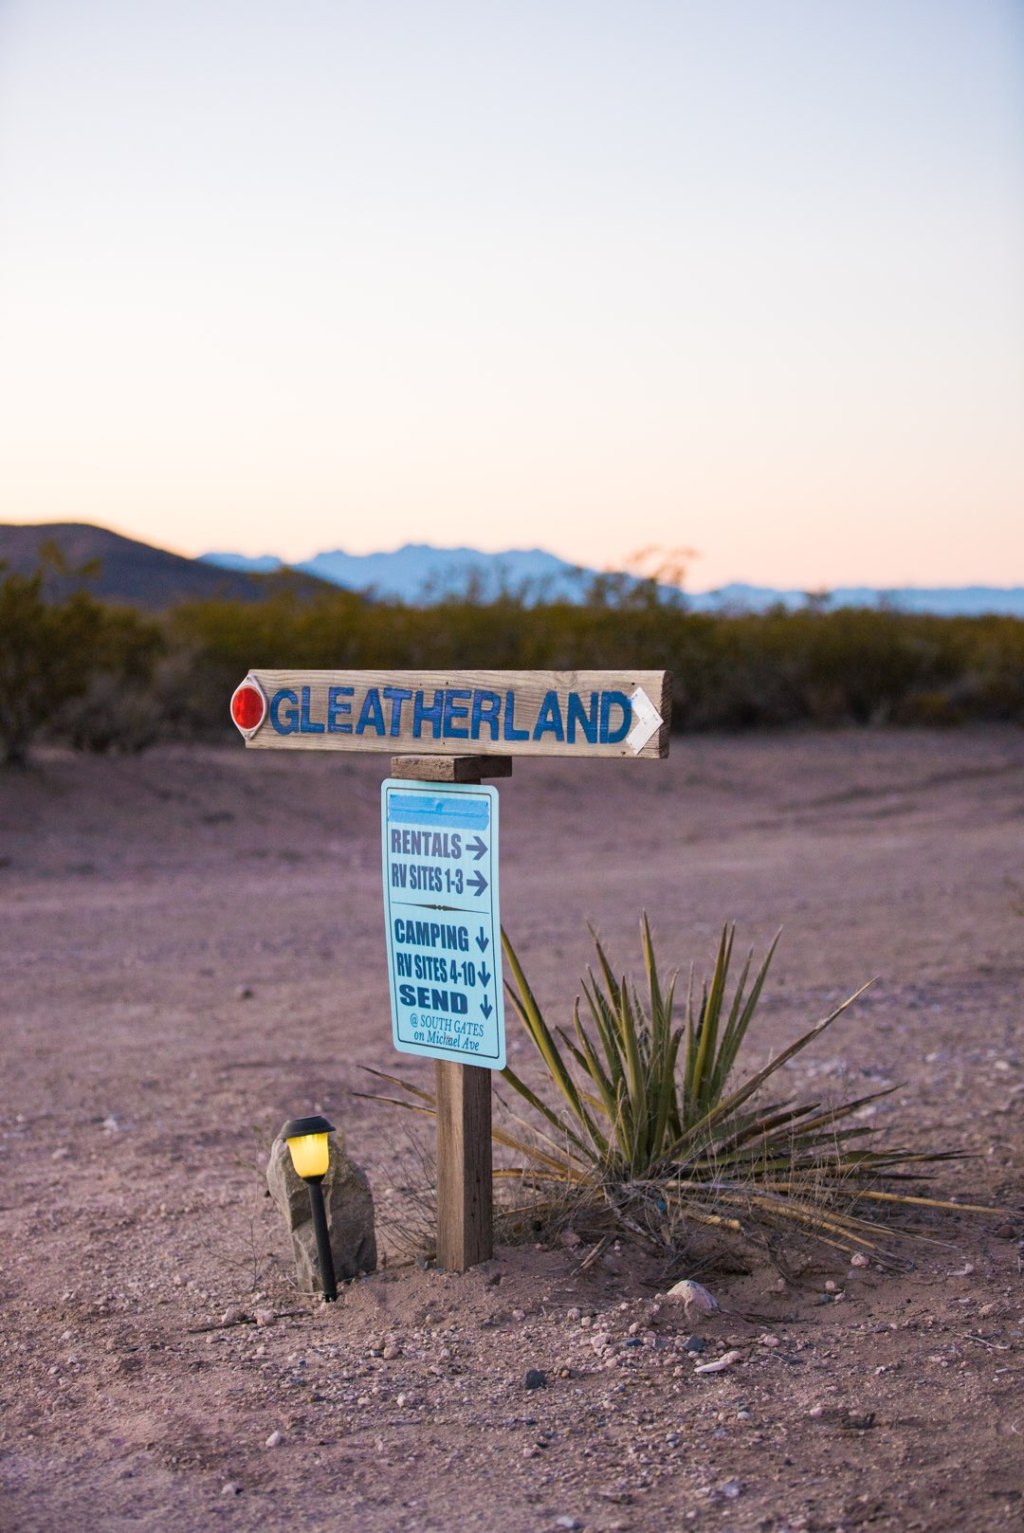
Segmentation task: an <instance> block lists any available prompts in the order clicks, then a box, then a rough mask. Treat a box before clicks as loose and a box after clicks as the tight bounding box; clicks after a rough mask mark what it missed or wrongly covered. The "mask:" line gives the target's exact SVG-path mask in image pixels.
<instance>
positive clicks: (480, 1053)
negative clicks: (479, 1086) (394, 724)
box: [381, 777, 505, 1070]
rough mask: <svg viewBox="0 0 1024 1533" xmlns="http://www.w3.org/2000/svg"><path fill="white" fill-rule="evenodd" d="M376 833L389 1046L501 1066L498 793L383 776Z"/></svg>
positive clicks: (492, 1067) (450, 1058)
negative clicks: (381, 887) (378, 832)
mask: <svg viewBox="0 0 1024 1533" xmlns="http://www.w3.org/2000/svg"><path fill="white" fill-rule="evenodd" d="M381 834H382V843H383V847H382V849H383V865H384V911H385V917H386V922H387V946H388V971H389V975H390V980H391V1017H392V1025H393V1036H394V1044H395V1048H396V1049H400V1050H401V1051H402V1052H403V1053H407V1054H424V1055H428V1056H429V1057H430V1058H432V1059H448V1060H454V1061H456V1062H457V1063H459V1064H471V1065H482V1066H485V1067H487V1068H490V1069H492V1070H501V1069H503V1068H504V1065H505V1012H504V1004H503V996H502V988H501V916H500V912H499V905H498V794H497V791H496V789H494V788H485V787H478V786H475V785H473V786H469V785H462V784H456V783H428V782H412V781H410V780H408V779H406V778H394V777H392V778H388V779H387V780H386V781H385V782H384V784H383V785H382V788H381Z"/></svg>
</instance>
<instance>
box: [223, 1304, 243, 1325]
mask: <svg viewBox="0 0 1024 1533" xmlns="http://www.w3.org/2000/svg"><path fill="white" fill-rule="evenodd" d="M244 1319H245V1311H244V1310H242V1309H240V1308H239V1307H238V1305H237V1304H231V1305H229V1306H228V1308H227V1309H226V1310H225V1311H224V1313H223V1315H221V1317H220V1323H221V1325H237V1324H238V1322H239V1321H240V1320H244Z"/></svg>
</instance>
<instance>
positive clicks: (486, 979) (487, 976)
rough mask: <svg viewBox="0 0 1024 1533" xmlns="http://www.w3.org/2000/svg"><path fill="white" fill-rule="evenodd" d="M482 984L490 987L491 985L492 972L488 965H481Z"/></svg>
mask: <svg viewBox="0 0 1024 1533" xmlns="http://www.w3.org/2000/svg"><path fill="white" fill-rule="evenodd" d="M480 983H481V984H482V985H489V984H490V983H491V971H490V969H489V968H488V967H487V965H486V964H483V965H481V968H480Z"/></svg>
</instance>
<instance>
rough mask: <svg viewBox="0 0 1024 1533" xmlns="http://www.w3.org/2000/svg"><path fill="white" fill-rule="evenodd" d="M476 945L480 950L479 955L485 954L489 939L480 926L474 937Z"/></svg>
mask: <svg viewBox="0 0 1024 1533" xmlns="http://www.w3.org/2000/svg"><path fill="white" fill-rule="evenodd" d="M476 945H477V947H478V948H479V949H480V951H481V953H486V952H487V949H488V948H489V947H490V945H491V939H490V937H488V935H487V933H486V932H485V931H484V929H483V927H482V926H481V928H480V930H479V931H478V932H477V935H476Z"/></svg>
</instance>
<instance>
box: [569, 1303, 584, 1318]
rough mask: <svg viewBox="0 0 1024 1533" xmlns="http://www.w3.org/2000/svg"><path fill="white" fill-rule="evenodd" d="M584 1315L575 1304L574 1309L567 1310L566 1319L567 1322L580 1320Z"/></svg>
mask: <svg viewBox="0 0 1024 1533" xmlns="http://www.w3.org/2000/svg"><path fill="white" fill-rule="evenodd" d="M582 1314H583V1311H582V1310H581V1309H579V1308H577V1306H576V1305H575V1304H574V1305H573V1307H572V1309H567V1310H566V1312H565V1318H566V1320H579V1319H580V1317H581V1316H582Z"/></svg>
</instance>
